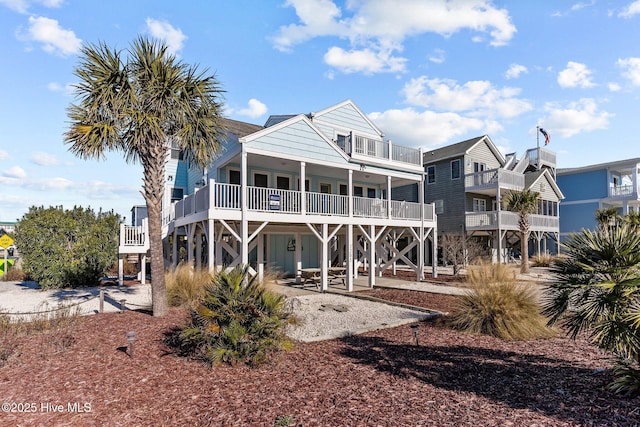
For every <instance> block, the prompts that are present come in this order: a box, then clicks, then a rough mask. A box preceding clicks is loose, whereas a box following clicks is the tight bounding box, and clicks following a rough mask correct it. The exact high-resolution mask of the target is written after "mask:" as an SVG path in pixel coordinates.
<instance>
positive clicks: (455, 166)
mask: <svg viewBox="0 0 640 427" xmlns="http://www.w3.org/2000/svg"><path fill="white" fill-rule="evenodd" d="M459 178H460V159H456V160H452V161H451V179H459Z"/></svg>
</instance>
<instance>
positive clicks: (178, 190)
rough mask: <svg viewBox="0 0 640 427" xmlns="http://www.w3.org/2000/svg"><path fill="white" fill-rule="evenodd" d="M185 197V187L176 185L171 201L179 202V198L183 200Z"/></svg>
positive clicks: (172, 190)
mask: <svg viewBox="0 0 640 427" xmlns="http://www.w3.org/2000/svg"><path fill="white" fill-rule="evenodd" d="M183 197H184V188H177V187H174V188H172V189H171V201H172V202H177V201H178V200H182V198H183Z"/></svg>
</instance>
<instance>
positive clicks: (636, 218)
mask: <svg viewBox="0 0 640 427" xmlns="http://www.w3.org/2000/svg"><path fill="white" fill-rule="evenodd" d="M622 222H623V223H624V224H627V225H629V228H630V229H631V230H633V231H635V232H636V233H637V232H638V231H640V211H631V212H628V213H627V214H626V215H625V216H623V217H622Z"/></svg>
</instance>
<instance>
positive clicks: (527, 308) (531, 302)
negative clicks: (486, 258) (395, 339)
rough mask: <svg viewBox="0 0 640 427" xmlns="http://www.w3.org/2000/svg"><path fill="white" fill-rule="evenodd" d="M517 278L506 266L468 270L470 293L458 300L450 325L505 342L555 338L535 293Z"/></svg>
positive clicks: (490, 265)
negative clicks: (518, 281)
mask: <svg viewBox="0 0 640 427" xmlns="http://www.w3.org/2000/svg"><path fill="white" fill-rule="evenodd" d="M515 277H516V276H515V274H514V271H513V269H511V268H509V267H508V266H506V265H504V264H486V263H483V264H479V265H472V266H469V268H468V270H467V283H468V286H469V290H468V292H467V293H466V294H465V295H462V296H460V297H458V302H457V305H456V308H455V309H454V312H453V315H452V316H451V319H450V325H451V326H452V327H453V328H454V329H458V330H462V331H466V332H471V333H479V334H487V335H491V336H495V337H498V338H502V339H504V340H526V339H534V338H547V337H551V336H553V335H555V333H554V331H553V330H552V329H550V328H549V327H547V325H546V319H545V318H544V317H543V316H542V315H541V314H540V307H539V305H538V303H537V300H536V294H535V291H534V290H533V289H531V288H529V287H527V286H525V285H522V284H518V283H516V280H515Z"/></svg>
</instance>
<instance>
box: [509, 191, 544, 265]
mask: <svg viewBox="0 0 640 427" xmlns="http://www.w3.org/2000/svg"><path fill="white" fill-rule="evenodd" d="M539 198H540V193H538V192H536V191H531V190H524V191H514V192H512V193H509V194H507V195H506V196H505V198H504V199H503V201H502V203H503V205H504V207H505V208H506V209H507V210H510V211H512V212H516V213H517V214H518V226H519V228H520V251H521V255H520V260H521V263H520V272H521V273H528V272H529V215H531V214H532V213H534V212H535V211H536V210H537V209H538V199H539Z"/></svg>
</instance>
